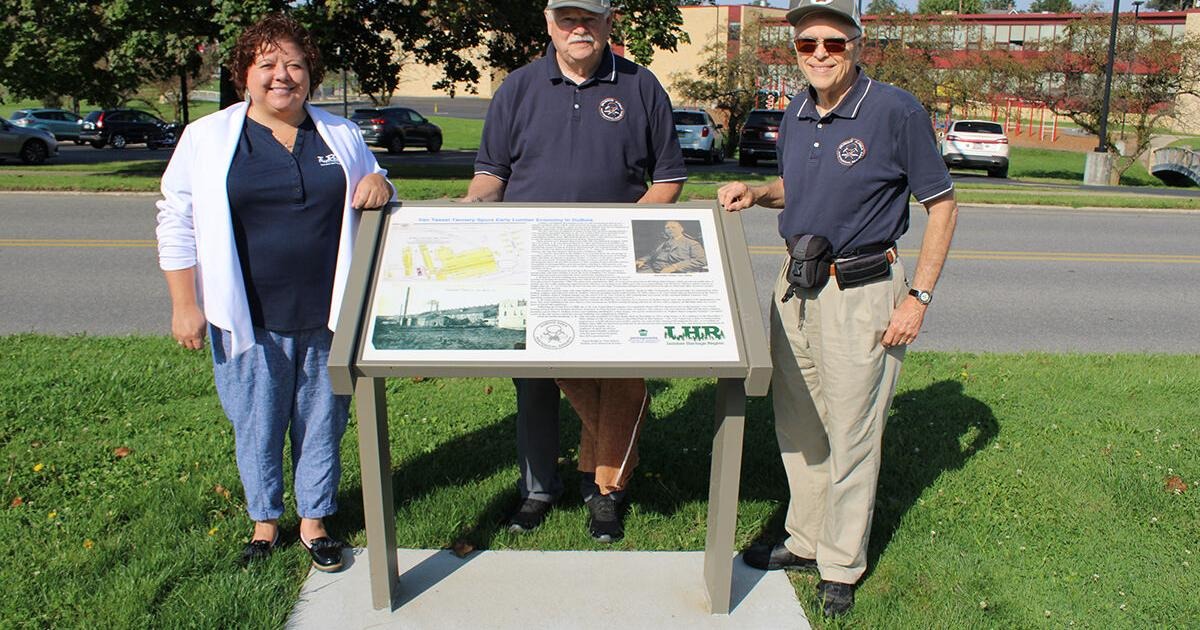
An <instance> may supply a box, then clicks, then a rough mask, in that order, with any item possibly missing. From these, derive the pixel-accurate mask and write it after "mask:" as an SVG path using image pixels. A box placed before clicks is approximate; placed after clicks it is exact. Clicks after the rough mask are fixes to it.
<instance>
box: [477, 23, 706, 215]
mask: <svg viewBox="0 0 1200 630" xmlns="http://www.w3.org/2000/svg"><path fill="white" fill-rule="evenodd" d="M475 172H476V174H479V173H486V174H488V175H492V176H494V177H498V178H500V179H501V180H504V181H505V189H504V200H505V201H529V202H538V201H578V202H619V203H625V202H634V201H637V200H638V199H639V198H640V197H641V196H642V195H643V194H645V192H646V190H647V188H648V186H647V183H646V182H647V180H650V181H653V182H683V181H684V180H686V179H687V169H686V168H685V167H684V164H683V153H682V151H681V150H680V148H679V139H678V138H677V137H676V134H675V123H674V121H673V120H672V117H671V100H670V98H669V97H668V96H667V93H666V92H665V91H664V90H663V88H662V86H661V85H660V84H659V82H658V79H656V78H654V75H653V74H651V73H650V71H649V70H647V69H645V68H643V67H641V66H639V65H637V64H635V63H633V62H631V61H628V60H626V59H624V58H621V57H618V56H616V55H615V54H613V52H612V50H611V49H610V48H607V47H606V48H605V49H604V52H603V56H602V58H601V63H600V66H599V67H598V68H597V69H596V71H595V73H594V74H593V75H592V77H591V78H590V79H588V80H587V81H584V82H583V83H582V84H579V85H576V84H575V83H573V82H572V81H571V80H570V79H567V78H566V77H564V76H563V74H562V71H561V70H560V69H559V67H558V61H557V58H556V56H555V52H554V47H553V46H551V47H550V49H549V51H548V53H547V55H546V56H545V57H543V58H541V59H538V60H537V61H534V62H532V63H530V64H528V65H526V66H524V67H522V68H520V69H518V70H516V71H515V72H513V73H512V74H511V75H509V77H508V78H507V79H505V81H504V83H503V84H502V85H501V86H500V89H499V90H497V91H496V95H495V97H494V98H493V99H492V103H491V106H490V107H489V108H488V113H487V120H486V121H485V122H484V126H483V137H482V139H481V141H480V146H479V153H478V155H477V156H476V158H475Z"/></svg>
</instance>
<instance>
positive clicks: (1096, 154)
mask: <svg viewBox="0 0 1200 630" xmlns="http://www.w3.org/2000/svg"><path fill="white" fill-rule="evenodd" d="M1120 4H1121V0H1113V13H1112V27H1111V28H1110V29H1109V31H1108V63H1107V64H1105V66H1104V102H1103V104H1102V105H1101V107H1100V134H1099V135H1100V143H1099V145H1098V146H1097V147H1096V150H1095V151H1092V152H1091V153H1089V154H1087V160H1086V161H1085V162H1084V164H1083V185H1084V186H1107V185H1109V183H1110V181H1109V180H1110V179H1111V178H1112V167H1113V158H1112V156H1111V155H1109V153H1108V106H1109V100H1110V98H1111V97H1112V75H1113V57H1114V55H1115V54H1116V50H1117V11H1118V10H1119V8H1120Z"/></svg>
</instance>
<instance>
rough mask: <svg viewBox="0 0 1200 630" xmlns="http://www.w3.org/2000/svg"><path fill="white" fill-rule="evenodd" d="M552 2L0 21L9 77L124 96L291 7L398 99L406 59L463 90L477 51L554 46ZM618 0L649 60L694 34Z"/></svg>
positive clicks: (212, 6)
mask: <svg viewBox="0 0 1200 630" xmlns="http://www.w3.org/2000/svg"><path fill="white" fill-rule="evenodd" d="M544 7H545V3H544V0H512V1H510V2H478V1H477V0H413V1H407V2H395V1H393V0H307V1H305V2H294V1H289V0H176V1H172V2H163V1H162V0H80V1H78V2H64V3H55V5H54V7H53V10H45V9H46V7H44V6H42V3H40V2H32V1H30V0H0V9H3V10H4V14H5V15H7V16H10V17H9V18H8V19H6V20H3V21H2V22H0V24H2V25H3V26H0V33H2V34H3V35H4V37H3V38H2V40H0V52H3V53H4V55H3V57H0V84H2V85H4V86H5V87H6V88H7V89H8V91H10V92H11V93H12V94H14V95H16V96H18V97H31V98H38V99H41V100H43V101H44V102H47V103H57V102H58V101H59V100H61V99H62V98H63V97H64V96H73V97H75V98H76V99H87V100H90V101H92V102H94V103H97V104H100V105H104V106H110V105H116V104H119V103H121V102H123V101H124V100H125V99H127V98H129V96H130V95H131V94H132V93H133V91H135V90H136V89H137V88H138V86H140V85H141V84H142V83H143V82H145V81H160V82H161V81H165V80H166V79H167V78H168V77H173V78H179V77H181V76H183V77H186V76H187V75H188V73H194V72H196V71H198V70H199V67H200V64H201V63H202V55H201V54H200V53H199V51H200V49H201V46H204V47H205V49H206V50H207V47H208V46H211V45H213V44H216V45H217V47H218V55H219V57H220V58H221V59H222V60H224V59H226V58H227V56H228V53H229V50H230V48H231V47H232V46H233V44H234V42H235V41H236V38H237V36H238V34H239V33H240V32H241V31H242V29H244V28H245V27H246V26H247V25H249V24H251V23H253V22H254V21H255V20H257V19H258V18H259V17H261V16H262V15H263V14H265V13H267V12H269V11H280V10H292V11H294V12H295V15H296V16H297V18H298V19H299V20H300V21H301V22H302V23H304V24H305V25H306V26H307V27H309V28H310V29H311V30H312V32H313V34H314V37H315V38H316V39H317V43H318V45H319V47H320V48H321V51H322V53H323V54H324V55H325V57H326V60H327V64H326V69H327V70H331V71H336V70H339V69H341V68H348V69H351V70H353V71H354V72H355V74H356V75H357V76H358V82H359V85H360V87H361V89H363V90H365V91H367V93H368V94H370V95H371V96H372V98H375V99H376V100H380V101H386V100H388V98H390V96H391V94H392V92H393V91H394V90H395V87H396V82H397V80H398V77H397V75H398V73H399V70H400V68H401V62H402V61H403V60H405V59H413V60H415V61H418V62H420V63H427V64H431V65H435V66H439V67H441V69H442V71H443V75H444V77H443V79H442V81H440V82H439V83H438V84H437V85H436V87H439V88H442V89H446V90H448V91H450V92H451V93H453V86H454V84H455V83H456V82H460V81H464V82H467V83H476V82H478V81H479V80H480V76H479V70H478V68H477V67H476V66H475V65H474V64H473V63H472V62H471V61H470V58H469V55H470V53H471V52H472V51H478V50H482V56H483V60H484V61H485V63H487V64H489V65H490V66H491V67H493V68H496V69H498V70H502V71H503V70H512V69H515V68H517V67H519V66H521V65H523V64H525V63H527V62H529V61H530V60H531V59H533V58H534V57H536V56H537V55H539V54H541V53H542V52H544V51H545V48H546V46H547V44H548V39H547V36H546V25H545V20H544V18H543V17H542V11H543V9H544ZM614 8H615V9H616V10H617V11H618V12H619V14H620V18H619V20H618V23H617V28H616V29H615V31H614V34H613V38H614V40H615V41H616V42H618V43H623V44H624V45H625V47H626V49H627V50H628V51H629V53H630V55H631V56H632V57H633V58H634V59H635V60H637V61H639V62H641V63H648V62H649V61H650V59H651V57H652V56H653V52H654V50H655V49H666V50H674V49H675V48H676V46H677V45H678V43H679V42H680V41H682V40H685V38H686V34H685V33H683V31H682V29H681V26H682V24H683V18H682V16H681V15H680V13H679V8H678V7H677V6H676V5H675V3H674V0H620V1H619V2H616V3H614ZM35 68H36V69H37V71H36V72H34V71H31V69H35ZM223 87H227V86H223ZM223 96H225V97H227V96H228V95H227V90H225V89H223ZM223 100H227V98H223Z"/></svg>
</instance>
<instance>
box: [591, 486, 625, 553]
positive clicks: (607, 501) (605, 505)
mask: <svg viewBox="0 0 1200 630" xmlns="http://www.w3.org/2000/svg"><path fill="white" fill-rule="evenodd" d="M587 508H588V512H589V513H590V515H591V517H590V518H589V519H588V533H590V534H591V535H592V540H594V541H596V542H598V543H611V542H616V541H618V540H621V539H622V538H624V536H625V525H624V524H623V523H622V522H621V504H620V503H618V502H617V501H616V499H613V498H612V497H611V496H609V495H607V494H597V495H596V496H594V497H592V498H590V499H588V502H587Z"/></svg>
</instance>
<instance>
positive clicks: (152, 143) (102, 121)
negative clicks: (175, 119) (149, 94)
mask: <svg viewBox="0 0 1200 630" xmlns="http://www.w3.org/2000/svg"><path fill="white" fill-rule="evenodd" d="M179 132H180V125H178V124H177V123H168V122H165V121H163V120H162V119H161V118H159V117H158V116H155V115H154V114H151V113H148V112H143V111H140V110H137V109H105V110H98V111H94V112H91V113H89V114H88V115H87V116H85V117H84V119H83V125H82V129H81V130H80V132H79V139H80V140H83V141H84V142H90V143H91V144H92V146H93V147H96V148H97V149H103V148H104V147H105V146H107V145H112V147H113V148H114V149H124V148H125V147H126V146H128V145H130V144H138V143H145V144H146V148H147V149H150V150H154V149H157V148H159V147H169V146H174V145H175V141H176V140H177V139H178V137H179Z"/></svg>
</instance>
